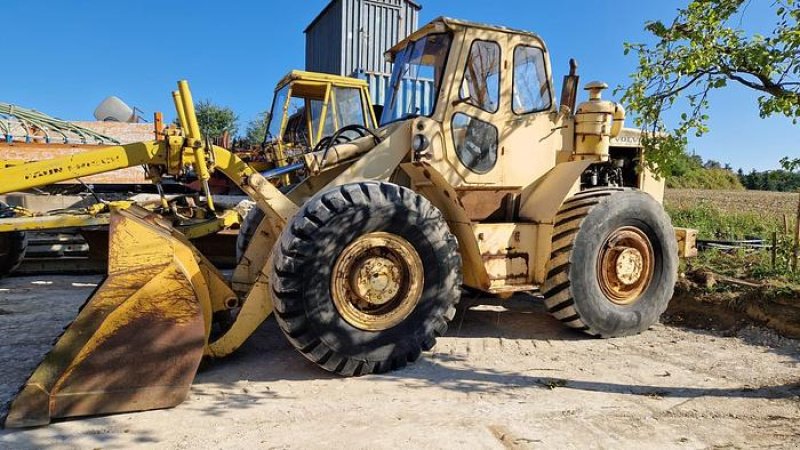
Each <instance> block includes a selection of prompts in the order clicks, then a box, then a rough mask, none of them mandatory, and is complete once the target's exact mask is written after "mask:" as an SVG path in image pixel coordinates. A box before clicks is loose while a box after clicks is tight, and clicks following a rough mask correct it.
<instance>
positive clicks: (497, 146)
mask: <svg viewBox="0 0 800 450" xmlns="http://www.w3.org/2000/svg"><path fill="white" fill-rule="evenodd" d="M481 111H484V110H483V109H481ZM459 114H460V115H462V116H465V117H467V118H468V119H469V120H470V121H472V120H477V121H479V122H482V123H485V124H488V125H491V126H492V128H494V132H495V136H496V138H495V151H494V163H493V164H492V166H491V167H489V168H488V169H487V170H483V171H479V170H475V167H473V166H469V165H467V164H466V163H465V162H464V159H463V158H462V157H461V152H460V151H459V146H458V143H457V141H456V127H455V126H454V122H455V120H456V117H458V115H459ZM450 134H451V138H452V140H453V151H454V153H455V154H456V158H458V162H459V163H461V165H462V166H464V167H466V168H467V170H469V171H470V172H472V173H474V174H477V175H486V174H488V173H490V172H491V171H492V170H494V169H495V168H496V167H497V162H498V161H499V160H500V129H499V128H497V125H495V124H493V123H492V122H489V121H486V120H483V119H481V118H480V117H476V116H475V115H472V114H467V113H465V112H461V111H458V112H456V113H454V114H453V115H452V117H450ZM465 138H466V136H465ZM464 142H465V143H466V140H465V141H464Z"/></svg>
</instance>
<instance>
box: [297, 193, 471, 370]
mask: <svg viewBox="0 0 800 450" xmlns="http://www.w3.org/2000/svg"><path fill="white" fill-rule="evenodd" d="M392 189H395V190H397V191H398V192H400V191H402V190H405V191H407V192H404V193H403V198H405V199H412V198H414V199H415V200H417V201H416V202H409V201H408V200H406V201H395V202H392V201H390V199H388V198H386V197H380V198H376V196H373V198H372V201H371V203H369V204H360V203H358V202H356V203H351V204H349V205H348V206H346V207H344V208H343V209H340V210H339V211H338V212H337V213H336V214H335V215H334V216H333V217H332V218H331V219H330V220H328V221H326V222H325V223H323V224H322V225H321V226H320V227H319V229H318V230H317V232H316V233H315V235H314V236H313V240H312V242H310V243H308V244H306V245H304V246H303V248H302V250H301V252H300V253H301V259H302V263H301V266H300V268H299V270H300V271H301V273H303V274H304V280H303V281H304V283H303V288H302V296H301V298H302V302H303V309H304V310H305V314H306V318H307V320H308V323H309V326H310V327H311V328H313V334H315V335H317V336H319V338H320V340H321V341H322V342H323V343H324V344H325V345H327V346H328V347H329V348H330V349H332V350H333V351H334V352H336V353H338V354H340V355H343V356H346V357H348V358H354V359H359V360H365V361H384V360H387V359H390V358H392V357H395V356H397V355H400V354H408V353H414V352H415V349H419V348H420V347H422V346H424V344H423V342H424V341H425V340H426V339H427V337H428V336H432V335H433V334H434V328H435V326H436V322H435V320H434V318H437V317H441V316H442V315H443V314H445V312H446V310H447V309H448V308H449V307H450V306H451V304H452V303H453V301H452V300H453V299H452V286H451V283H452V279H451V278H450V277H452V276H454V274H453V272H454V269H455V270H460V267H457V268H454V267H453V266H454V260H453V255H450V254H448V253H450V252H451V249H450V248H449V247H448V245H447V242H446V240H445V239H443V237H444V233H445V232H446V231H447V228H446V224H445V222H444V220H443V218H442V217H441V214H440V213H439V212H438V210H436V209H435V208H434V207H433V206H432V205H430V203H428V202H427V200H425V199H423V198H422V197H419V196H418V195H417V194H415V193H414V192H413V191H410V190H407V189H405V188H402V187H400V186H392ZM335 190H336V191H338V190H340V188H336V189H335ZM326 194H328V193H323V194H319V195H318V196H315V198H314V199H312V200H310V201H309V202H308V203H311V202H313V201H315V200H316V199H319V198H320V197H325V196H326ZM415 204H416V205H421V206H422V208H415V207H414V205H415ZM303 216H304V213H303V211H302V210H301V212H300V213H299V214H298V215H297V217H303ZM374 232H387V233H392V234H394V235H397V236H400V237H402V238H403V239H405V240H406V241H408V242H409V243H410V244H411V245H412V246H413V247H414V249H415V250H416V251H417V253H418V255H419V257H420V260H421V261H422V264H423V273H424V283H423V290H422V294H421V298H420V299H419V302H418V303H417V305H416V307H415V308H414V310H413V311H412V312H411V313H410V314H409V316H408V317H406V318H405V319H404V320H403V321H402V322H400V323H399V324H397V325H395V326H394V327H392V328H389V329H386V330H381V331H365V330H362V329H359V328H357V327H355V326H353V325H351V324H350V323H349V322H347V321H346V320H344V319H343V318H342V316H341V315H340V313H339V311H338V309H337V308H336V306H335V304H334V302H333V298H332V296H331V277H332V272H333V268H334V266H335V264H336V261H337V259H338V257H339V255H340V254H341V253H342V251H343V250H344V249H345V247H347V246H348V245H350V244H351V243H352V242H353V241H354V240H356V239H357V238H359V237H360V236H363V235H366V234H369V233H374Z"/></svg>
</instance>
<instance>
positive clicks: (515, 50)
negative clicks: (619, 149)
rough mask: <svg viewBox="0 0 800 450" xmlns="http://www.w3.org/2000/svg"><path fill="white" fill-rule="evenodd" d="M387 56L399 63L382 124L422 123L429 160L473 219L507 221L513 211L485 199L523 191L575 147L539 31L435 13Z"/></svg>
mask: <svg viewBox="0 0 800 450" xmlns="http://www.w3.org/2000/svg"><path fill="white" fill-rule="evenodd" d="M387 56H388V57H389V58H390V59H391V60H393V61H394V63H395V67H394V73H393V77H392V79H391V82H390V88H389V92H388V94H387V103H386V105H385V109H384V113H383V116H382V120H381V124H387V123H390V122H393V121H397V120H401V119H407V118H416V119H417V120H418V122H420V123H421V125H419V127H420V128H424V129H425V130H427V131H426V133H427V137H428V140H429V141H430V143H431V146H432V149H431V152H432V154H433V155H434V156H433V158H432V160H431V162H430V164H431V165H432V166H433V167H434V168H435V169H436V170H437V171H439V172H440V173H441V174H442V175H443V176H444V177H445V179H446V180H447V181H448V182H449V183H450V184H451V185H452V186H453V187H454V188H455V189H456V192H457V193H458V194H459V198H460V200H462V203H464V205H465V207H466V208H467V210H468V212H469V213H470V219H472V220H475V221H487V220H488V221H491V220H498V221H500V220H506V219H507V217H508V216H509V214H510V213H511V211H505V210H487V209H486V208H485V207H482V206H481V205H492V204H497V203H498V200H503V199H504V198H506V197H508V196H511V197H513V196H514V195H518V194H519V193H520V192H521V190H522V189H523V188H524V187H525V186H529V185H530V184H531V183H533V182H534V181H536V180H537V179H538V178H540V177H541V176H542V175H544V174H545V173H546V172H547V171H548V170H550V169H552V168H553V166H555V164H556V161H557V156H558V155H557V152H558V150H560V149H564V148H570V147H571V145H568V144H570V143H568V142H565V140H567V139H570V136H571V129H568V128H569V125H568V124H564V123H559V122H560V121H563V120H564V117H563V116H559V114H557V111H558V109H557V108H558V106H557V103H556V100H555V91H554V89H553V83H552V77H551V68H550V61H549V54H548V51H547V48H546V46H545V44H544V42H543V41H542V39H541V38H539V37H538V36H536V35H535V34H533V33H529V32H524V31H517V30H513V29H509V28H504V27H497V26H490V25H484V24H479V23H472V22H466V21H462V20H455V19H449V18H439V19H436V20H434V21H433V22H431V23H430V24H428V25H426V26H425V27H423V28H421V29H420V30H419V31H417V32H416V33H414V34H412V35H411V36H409V37H408V38H407V39H406V40H404V41H402V42H400V43H399V44H397V45H396V46H395V47H394V48H393V49H391V50H390V51H389V52H388V54H387ZM565 144H567V145H565ZM471 205H474V206H475V207H474V208H471ZM501 209H502V208H501Z"/></svg>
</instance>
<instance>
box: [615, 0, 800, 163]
mask: <svg viewBox="0 0 800 450" xmlns="http://www.w3.org/2000/svg"><path fill="white" fill-rule="evenodd" d="M798 4H800V0H772V1H769V2H767V1H763V2H762V1H757V2H754V1H750V0H692V1H690V2H689V4H688V6H686V7H685V8H682V9H679V10H678V12H677V15H676V17H675V18H674V19H673V20H672V21H671V22H668V23H664V22H662V21H653V22H648V23H647V24H646V25H645V30H647V31H649V32H650V33H652V34H653V35H654V36H655V38H656V40H657V41H656V42H655V44H652V45H647V44H637V43H626V44H625V53H626V54H628V53H630V52H634V53H635V54H636V55H637V56H638V68H637V70H636V72H635V73H634V74H633V75H631V82H630V84H629V85H628V86H627V87H626V88H625V89H624V95H623V101H624V102H625V103H627V104H628V105H629V107H630V109H631V110H632V111H633V112H634V113H635V114H636V124H637V126H639V127H641V128H642V129H643V130H644V131H646V132H647V133H646V137H645V139H644V142H643V144H644V146H645V149H646V150H647V151H648V152H649V156H648V162H649V163H650V166H651V168H652V169H655V170H657V171H658V172H661V173H664V172H666V173H667V174H669V173H670V172H671V170H672V168H673V167H672V163H673V161H674V160H675V159H677V158H678V157H679V156H680V153H681V152H682V151H683V148H685V146H686V142H687V136H688V135H690V134H694V135H696V136H698V137H699V136H702V135H703V134H704V133H706V132H707V131H708V126H707V122H708V115H707V114H706V112H707V109H708V106H709V101H708V96H709V93H710V92H711V91H713V90H715V89H720V88H724V87H725V86H727V85H728V84H730V83H737V84H739V85H742V86H745V87H747V88H750V89H753V90H755V91H757V92H758V93H759V94H760V96H759V98H758V105H759V110H760V115H761V117H762V118H766V117H769V116H771V115H774V114H779V115H784V116H787V117H791V118H792V119H793V120H795V121H796V120H797V118H798V117H800V28H798V21H799V20H800V6H798ZM748 8H770V9H771V10H772V11H773V12H774V16H775V24H774V26H772V27H771V31H770V32H769V33H767V34H766V35H762V34H756V33H747V32H745V31H744V30H743V29H742V24H743V23H745V21H746V19H747V14H748ZM673 108H676V109H677V108H680V109H682V110H684V112H683V113H681V114H680V120H679V122H678V125H677V127H675V128H673V129H670V128H669V127H667V126H666V124H665V123H664V119H663V116H664V114H665V113H666V112H667V111H669V110H671V109H673ZM789 163H795V164H796V165H800V160H789V159H787V164H789ZM656 166H658V167H659V168H660V169H658V168H656Z"/></svg>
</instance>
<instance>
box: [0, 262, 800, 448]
mask: <svg viewBox="0 0 800 450" xmlns="http://www.w3.org/2000/svg"><path fill="white" fill-rule="evenodd" d="M99 280H100V278H99V277H95V276H81V277H67V276H52V277H38V278H36V277H18V278H10V279H6V280H0V336H2V339H0V405H3V406H0V408H3V409H4V408H5V404H6V403H7V402H8V401H9V400H10V399H11V398H12V396H13V395H14V393H15V392H16V390H17V389H18V387H19V385H21V384H22V383H23V382H24V381H25V379H26V377H27V375H28V374H29V373H30V372H31V371H32V370H33V368H34V367H35V366H36V364H37V363H38V361H39V359H40V358H41V357H42V356H43V355H44V353H45V352H46V351H47V350H48V349H49V347H50V344H51V342H52V340H53V339H54V338H55V337H56V336H57V335H58V334H59V333H60V332H61V329H62V328H63V326H64V325H66V324H67V323H68V322H69V321H70V320H71V318H72V317H73V316H74V315H75V313H76V310H77V308H78V307H79V306H80V305H81V304H82V303H83V301H84V299H85V298H86V297H87V296H88V295H89V294H90V293H91V291H92V290H93V289H94V284H95V283H97V282H99ZM465 300H468V299H465ZM2 414H4V412H0V415H2ZM136 444H140V445H141V444H144V445H147V446H158V447H160V448H206V447H212V448H253V447H263V448H270V447H277V448H328V447H332V446H336V447H345V446H346V447H349V448H396V447H398V446H407V447H426V448H428V447H433V448H453V447H469V448H512V449H516V448H552V447H572V448H643V447H644V448H709V447H721V448H745V447H746V448H752V447H777V448H797V447H798V446H800V341H797V340H791V339H786V338H781V337H779V336H777V335H775V334H774V333H773V332H771V331H766V330H763V329H760V328H754V327H745V328H742V329H739V330H738V331H736V332H735V333H734V334H733V335H730V333H719V332H714V331H696V330H689V329H683V328H676V327H671V326H665V325H658V326H656V327H654V328H653V329H651V330H650V331H648V332H646V333H644V334H642V335H640V336H635V337H630V338H622V339H611V340H598V339H591V338H586V337H584V336H583V335H581V334H578V333H574V332H571V331H569V330H566V329H564V328H562V327H561V325H560V324H559V323H558V322H557V321H555V320H553V319H551V318H550V317H549V316H548V315H547V314H546V313H545V312H544V310H543V308H542V307H541V305H540V304H539V302H537V301H535V300H533V301H532V300H531V299H530V298H529V297H520V298H518V299H515V300H512V301H511V302H510V303H508V304H507V305H506V307H499V306H474V307H471V308H467V309H464V310H463V312H462V313H460V314H459V315H458V316H457V317H456V319H455V321H454V323H453V324H452V326H451V331H450V333H449V335H448V336H447V337H445V338H443V339H440V340H439V344H438V345H437V347H436V348H435V352H433V353H430V354H427V355H425V356H424V357H423V359H422V360H421V361H419V362H418V363H417V364H415V365H413V366H411V367H409V368H407V369H404V370H401V371H398V372H395V373H391V374H387V375H381V376H368V377H363V378H357V379H343V378H338V377H334V376H331V375H329V374H327V373H324V372H322V371H321V370H320V369H317V368H316V367H315V366H313V365H312V364H311V363H308V362H306V361H305V359H303V357H302V356H300V355H299V354H298V353H296V352H295V351H294V350H292V349H291V348H290V347H289V346H288V344H287V343H286V342H285V341H284V339H283V337H282V336H281V335H280V331H279V330H278V328H277V326H276V325H275V323H274V322H273V321H272V320H269V321H268V322H267V323H266V324H265V325H264V326H263V327H262V328H261V330H260V331H259V332H258V333H257V334H256V335H255V336H254V337H253V338H252V339H250V341H249V342H248V343H247V344H246V346H245V347H244V348H243V349H242V350H241V351H240V352H238V353H237V354H236V355H234V356H232V357H230V358H228V359H226V360H223V361H219V362H216V363H214V364H212V365H210V366H208V367H206V368H205V369H204V370H203V371H202V372H201V373H200V374H199V375H198V376H197V378H196V380H195V384H194V387H193V389H192V393H191V395H190V398H189V400H188V401H187V402H185V403H183V404H182V405H180V406H179V407H177V408H175V409H171V410H163V411H150V412H144V413H138V414H121V415H115V416H107V417H98V418H92V419H84V420H69V421H63V422H59V423H56V424H53V425H50V426H48V427H44V428H38V429H33V430H27V431H6V430H2V431H0V447H2V448H28V447H45V446H58V447H67V448H69V447H76V448H122V447H130V446H132V445H136Z"/></svg>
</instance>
